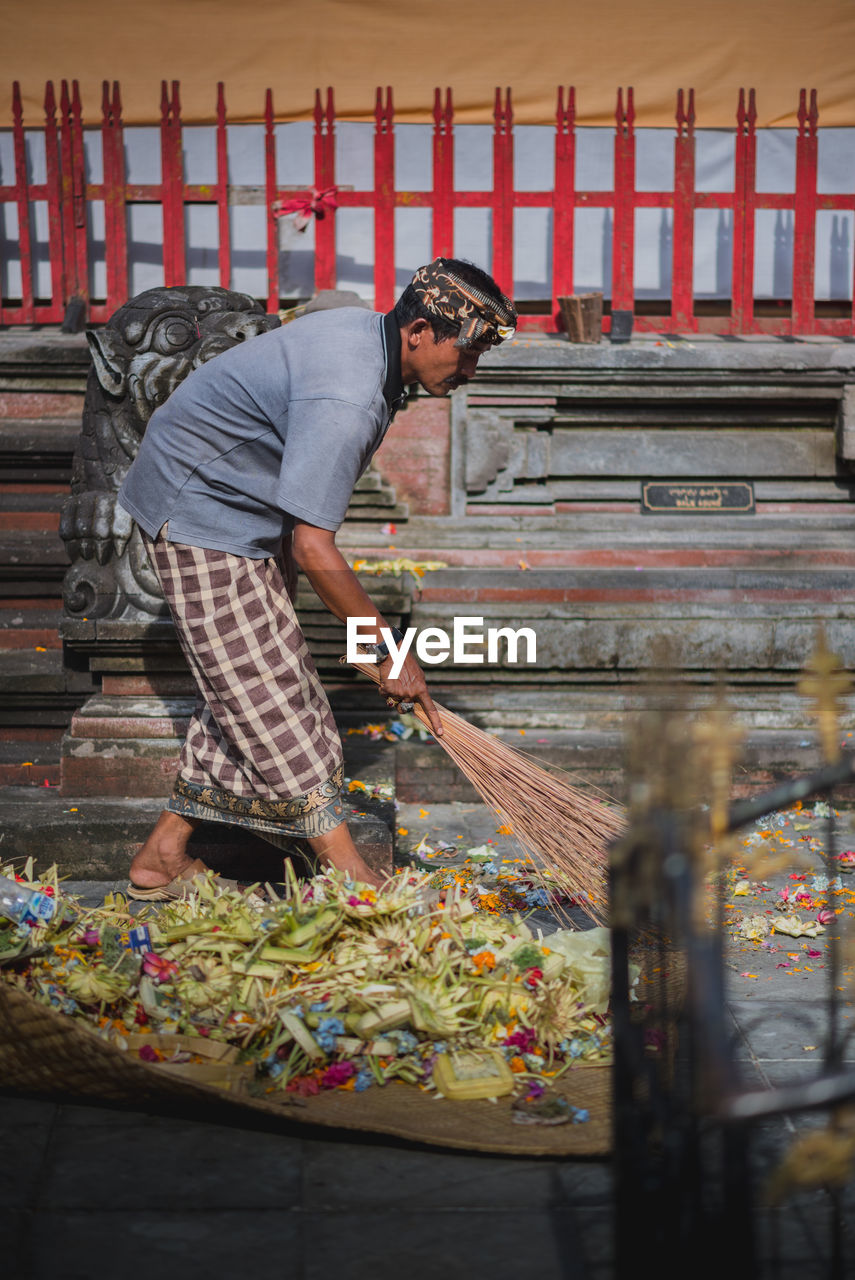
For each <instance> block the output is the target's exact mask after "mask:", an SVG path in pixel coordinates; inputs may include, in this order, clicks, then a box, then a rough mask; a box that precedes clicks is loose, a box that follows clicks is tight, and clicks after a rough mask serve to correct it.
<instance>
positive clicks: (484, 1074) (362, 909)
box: [0, 864, 610, 1154]
mask: <svg viewBox="0 0 855 1280" xmlns="http://www.w3.org/2000/svg"><path fill="white" fill-rule="evenodd" d="M287 865H288V864H286V866H287ZM10 871H11V868H7V869H6V873H7V874H8V873H9V872H10ZM28 874H29V876H32V869H31V868H29V869H28ZM429 880H430V877H429V876H428V875H423V874H411V873H410V872H402V873H399V874H398V875H397V876H395V877H393V878H391V879H390V880H389V882H388V883H387V885H386V886H385V887H384V888H382V889H380V890H374V889H369V888H366V887H364V886H361V885H358V884H354V883H353V882H352V881H350V880H348V879H346V878H345V877H344V876H342V875H339V874H326V875H320V876H316V877H315V878H313V879H311V880H308V881H302V882H301V881H298V880H297V878H296V876H295V875H294V873H293V872H292V871H290V870H289V871H288V877H287V882H286V884H285V886H284V892H283V893H282V894H281V896H277V895H276V894H275V893H274V892H273V890H272V888H271V887H270V886H267V888H268V895H269V900H268V901H267V902H262V901H261V900H260V899H259V898H257V897H256V898H248V897H247V896H246V895H245V894H241V893H239V892H236V891H229V890H221V889H220V888H219V887H218V885H217V882H216V877H215V876H213V875H210V876H209V878H208V879H207V881H205V882H203V883H201V884H200V886H199V888H198V890H196V891H193V892H192V893H191V894H190V896H188V897H187V898H186V899H182V900H179V901H175V902H170V903H166V904H157V905H154V904H151V905H148V904H147V905H146V906H144V907H143V908H142V910H141V911H140V912H139V913H138V914H136V915H135V916H133V917H132V916H131V915H129V913H128V904H127V903H126V902H125V901H124V899H122V898H121V897H120V896H118V895H115V896H113V897H112V898H109V899H108V900H106V901H105V903H104V905H103V906H100V907H98V908H95V909H91V908H84V907H83V906H81V905H80V903H79V902H78V901H77V900H76V899H75V898H73V897H66V896H65V895H63V894H62V891H61V886H60V885H59V884H58V883H57V880H56V873H55V871H53V870H52V871H51V872H49V873H47V875H46V876H45V877H42V878H41V883H46V882H49V883H50V884H51V886H52V888H53V891H54V893H55V895H56V896H57V903H58V907H57V911H56V912H55V914H54V917H53V919H52V920H50V921H48V922H46V923H42V924H40V925H37V926H34V927H30V926H16V925H14V924H13V923H12V922H11V921H7V920H2V921H0V1078H2V1079H3V1081H4V1087H5V1088H7V1089H17V1090H20V1091H24V1092H26V1091H32V1089H33V1087H34V1084H33V1081H34V1080H37V1081H38V1087H39V1090H40V1091H42V1092H43V1091H44V1089H45V1086H46V1082H48V1084H50V1083H51V1082H52V1084H53V1087H54V1088H55V1089H60V1090H62V1091H63V1092H65V1093H67V1092H68V1091H69V1090H71V1091H77V1092H80V1093H83V1094H89V1095H96V1096H108V1097H109V1096H117V1095H116V1090H118V1096H125V1095H127V1098H128V1100H129V1101H131V1100H135V1099H138V1098H139V1097H140V1096H145V1095H146V1091H148V1094H149V1095H150V1094H151V1089H152V1088H153V1087H155V1086H154V1085H153V1084H152V1082H153V1081H155V1080H156V1081H157V1085H158V1086H159V1087H160V1090H161V1091H164V1090H165V1091H167V1092H168V1091H170V1090H173V1091H174V1090H176V1089H179V1088H181V1089H185V1090H186V1089H187V1088H188V1087H192V1089H193V1090H194V1091H195V1092H196V1093H199V1092H200V1091H201V1092H202V1093H205V1092H207V1093H208V1094H209V1095H211V1094H216V1095H217V1096H218V1097H220V1098H224V1099H227V1100H231V1103H232V1104H234V1105H240V1106H247V1107H253V1108H256V1109H257V1108H261V1109H263V1110H267V1111H271V1112H274V1111H276V1112H278V1113H280V1114H281V1113H282V1112H283V1110H284V1111H285V1112H287V1114H288V1115H289V1116H290V1117H291V1118H292V1119H299V1120H302V1121H306V1122H314V1123H318V1124H334V1125H336V1126H344V1127H351V1128H362V1129H369V1130H373V1131H379V1132H387V1133H396V1134H398V1135H400V1136H404V1137H409V1138H414V1139H417V1140H420V1141H426V1142H435V1143H441V1144H442V1145H451V1146H462V1147H473V1148H478V1149H481V1150H494V1151H508V1152H514V1151H520V1152H529V1153H532V1154H536V1153H538V1152H542V1153H555V1152H561V1151H571V1150H577V1151H580V1152H588V1153H593V1152H597V1151H599V1152H603V1151H605V1150H607V1149H608V1141H609V1117H608V1077H609V1073H608V1071H603V1070H591V1069H590V1068H596V1067H599V1068H602V1067H603V1066H604V1065H605V1064H607V1063H608V1061H609V1058H610V1038H609V1026H608V1021H607V1004H608V994H609V957H608V935H607V934H606V931H605V930H603V929H591V930H588V931H586V932H582V933H578V932H559V933H557V934H555V935H551V936H550V937H549V939H548V942H549V945H548V946H547V945H544V944H543V942H542V941H541V940H540V939H539V938H536V937H535V936H533V934H532V932H531V930H530V929H529V928H528V927H527V925H526V924H525V922H524V921H523V920H522V919H520V918H519V917H518V916H515V917H511V918H508V917H504V918H499V917H494V916H492V915H490V914H489V913H484V912H479V911H478V910H477V903H476V902H473V900H471V899H470V898H469V897H467V896H466V895H464V894H462V893H461V892H459V890H453V889H452V890H449V891H448V892H447V893H446V895H445V900H444V901H440V902H437V901H436V894H431V893H429V892H428V886H429ZM33 883H35V882H33ZM25 933H26V936H24V934H25ZM58 1045H60V1046H61V1048H57V1046H58ZM84 1063H85V1064H86V1069H85V1071H84V1069H83V1064H84ZM141 1070H144V1080H143V1077H141V1076H140V1071H141ZM117 1073H118V1074H117ZM108 1078H109V1081H108ZM117 1081H118V1083H117ZM108 1083H109V1088H108ZM404 1086H406V1087H404ZM438 1086H439V1087H438ZM141 1089H142V1095H141V1093H140V1090H141ZM111 1090H112V1092H111ZM123 1090H124V1091H125V1092H124V1093H123ZM547 1095H548V1097H547ZM438 1097H441V1098H443V1099H444V1100H445V1101H444V1102H443V1103H442V1104H441V1105H440V1106H439V1107H438V1106H437V1105H436V1099H437V1098H438ZM545 1098H546V1099H547V1101H548V1100H549V1098H551V1099H552V1101H553V1103H554V1105H552V1106H549V1107H546V1108H544V1107H543V1100H544V1099H545ZM495 1099H499V1102H498V1103H497V1102H495ZM538 1106H539V1110H540V1114H541V1115H542V1117H543V1118H542V1120H541V1121H540V1122H538ZM532 1107H535V1110H532ZM484 1108H486V1109H487V1110H486V1111H484ZM440 1113H442V1116H447V1115H448V1113H453V1114H454V1119H449V1118H442V1116H441V1114H440ZM515 1117H516V1119H515ZM517 1121H523V1122H525V1123H524V1125H522V1124H518V1123H517ZM574 1122H575V1123H574ZM541 1125H543V1126H545V1125H550V1126H552V1125H557V1126H558V1127H557V1128H555V1129H554V1130H553V1128H542V1127H541ZM561 1134H563V1135H564V1136H563V1137H561V1136H560V1135H561ZM556 1135H559V1136H556Z"/></svg>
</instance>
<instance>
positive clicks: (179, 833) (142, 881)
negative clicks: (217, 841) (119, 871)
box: [130, 809, 199, 889]
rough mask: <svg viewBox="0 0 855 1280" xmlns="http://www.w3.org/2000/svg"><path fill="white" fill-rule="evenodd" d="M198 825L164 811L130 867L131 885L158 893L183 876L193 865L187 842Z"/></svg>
mask: <svg viewBox="0 0 855 1280" xmlns="http://www.w3.org/2000/svg"><path fill="white" fill-rule="evenodd" d="M198 825H199V823H198V820H197V819H194V818H183V817H182V816H181V814H180V813H172V812H171V811H170V810H169V809H164V811H163V813H162V814H161V815H160V817H159V818H158V820H157V822H156V823H155V825H154V828H153V830H152V832H151V835H150V836H149V837H148V839H147V840H146V842H145V844H144V845H143V846H142V848H141V849H140V851H139V853H137V855H136V857H135V858H134V860H133V862H132V863H131V869H130V879H131V883H132V884H135V885H137V886H138V887H139V888H140V889H158V888H160V886H161V885H164V884H169V882H170V880H174V879H175V877H176V876H180V875H181V874H182V873H183V872H185V871H186V870H187V868H188V867H189V866H190V865H191V864H192V862H193V859H192V858H191V857H189V856H188V854H187V841H188V840H189V839H190V836H191V835H192V834H193V831H194V830H195V829H196V827H197V826H198Z"/></svg>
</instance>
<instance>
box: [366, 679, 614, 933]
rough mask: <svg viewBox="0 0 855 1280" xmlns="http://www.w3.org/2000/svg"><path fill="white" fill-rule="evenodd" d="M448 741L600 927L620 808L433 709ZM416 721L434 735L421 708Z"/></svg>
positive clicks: (479, 787)
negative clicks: (609, 855) (610, 850)
mask: <svg viewBox="0 0 855 1280" xmlns="http://www.w3.org/2000/svg"><path fill="white" fill-rule="evenodd" d="M351 665H352V666H354V667H356V668H357V669H358V670H359V671H361V672H362V673H363V674H364V675H366V676H368V677H369V679H372V680H373V681H374V683H375V684H379V683H380V674H379V672H378V670H377V668H376V666H375V665H373V664H371V663H361V662H354V663H352V664H351ZM434 706H435V707H436V710H437V714H438V715H439V719H440V723H441V724H442V729H443V734H442V737H441V738H437V741H438V742H439V744H440V746H441V747H443V748H444V750H445V751H446V752H447V754H448V755H449V756H451V758H452V760H453V761H454V762H455V764H456V765H457V766H458V768H459V769H460V770H461V772H462V773H464V774H465V775H466V777H467V778H468V779H469V781H470V782H471V783H472V785H473V787H474V788H475V790H476V791H477V792H478V794H479V795H480V796H481V797H482V799H483V800H484V801H485V803H486V804H488V805H489V806H490V808H491V809H494V810H495V811H496V813H498V814H499V815H500V816H501V817H504V818H506V819H507V825H508V826H509V827H510V828H511V832H512V834H513V835H514V836H515V838H516V840H517V841H518V843H519V844H520V845H521V846H522V847H523V848H524V849H525V850H526V852H527V853H529V854H530V855H531V857H532V859H533V860H534V862H535V865H536V866H538V867H539V868H540V869H541V870H542V871H547V872H549V874H550V876H551V878H552V879H553V880H554V882H555V884H556V885H557V886H558V888H559V889H560V890H561V891H562V892H563V893H565V894H566V895H567V896H568V897H570V898H573V899H575V901H576V902H577V904H578V906H579V907H581V909H582V910H583V911H584V912H585V913H586V914H587V915H588V916H589V917H590V919H592V920H593V921H595V923H597V924H602V923H603V920H604V917H605V909H606V848H607V846H608V844H609V843H610V842H611V841H612V840H614V839H615V838H616V837H617V836H619V835H620V834H621V833H622V832H623V830H624V827H625V822H624V816H623V811H622V810H621V809H620V807H618V806H615V807H614V808H609V807H608V806H607V804H606V803H604V801H605V800H607V799H608V797H606V796H605V793H603V792H599V793H598V794H592V793H591V791H583V790H580V789H579V788H578V787H573V786H570V785H569V784H568V783H567V782H565V781H564V780H563V779H562V778H561V777H558V776H556V774H554V773H550V772H548V771H547V770H546V769H543V768H542V767H541V766H540V765H538V764H535V762H534V761H533V760H532V759H531V758H530V757H529V756H527V755H525V754H524V753H523V752H520V751H516V750H515V749H514V748H513V747H511V746H508V744H507V743H505V742H502V741H501V740H500V739H498V738H493V737H491V736H490V735H489V734H487V733H484V732H483V730H481V729H477V728H476V727H475V726H474V725H472V724H469V722H468V721H466V720H464V719H463V717H462V716H459V715H457V714H456V713H455V712H454V711H449V710H448V709H447V708H446V707H443V706H441V705H440V704H439V703H438V702H437V703H434ZM413 713H414V714H415V716H416V717H417V719H418V720H419V721H420V722H421V723H422V724H423V725H424V726H425V728H427V729H430V728H431V725H430V721H429V720H428V717H427V715H426V714H425V712H424V711H423V710H422V708H421V707H420V706H419V705H418V704H416V705H415V707H414V708H413Z"/></svg>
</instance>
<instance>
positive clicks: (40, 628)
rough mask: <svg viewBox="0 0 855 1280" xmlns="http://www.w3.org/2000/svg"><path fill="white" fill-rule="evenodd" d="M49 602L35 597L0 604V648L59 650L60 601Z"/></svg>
mask: <svg viewBox="0 0 855 1280" xmlns="http://www.w3.org/2000/svg"><path fill="white" fill-rule="evenodd" d="M4 603H5V602H3V601H2V598H0V605H2V604H4ZM51 603H52V604H53V607H51V606H50V605H48V604H46V603H45V602H44V601H43V600H41V599H35V600H33V602H32V603H31V602H30V600H27V601H26V602H22V601H18V602H16V605H15V606H13V607H12V608H9V607H0V649H37V648H43V649H61V648H62V642H61V641H60V639H59V619H60V608H59V601H56V602H51Z"/></svg>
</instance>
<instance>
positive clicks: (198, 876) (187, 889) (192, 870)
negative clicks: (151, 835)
mask: <svg viewBox="0 0 855 1280" xmlns="http://www.w3.org/2000/svg"><path fill="white" fill-rule="evenodd" d="M208 872H209V868H208V867H206V866H205V864H204V862H202V861H201V860H200V859H199V858H196V859H195V861H194V862H191V863H190V866H189V867H188V868H187V870H186V871H183V872H182V873H181V875H180V876H175V877H174V878H173V879H172V880H170V881H169V882H168V884H159V885H156V886H155V887H154V888H151V889H145V888H143V887H142V885H137V884H134V882H133V880H131V881H130V883H129V884H128V887H127V890H126V892H127V895H128V897H129V898H133V899H134V900H135V901H136V902H175V901H176V900H177V899H179V898H186V897H187V896H188V894H190V893H193V892H194V890H195V889H196V888H198V885H197V883H196V881H197V880H199V881H202V880H204V879H205V878H206V877H207V875H208ZM214 883H215V886H216V887H217V888H218V889H225V890H232V889H237V890H238V892H243V889H242V886H241V885H240V884H239V883H238V881H237V880H227V879H226V878H225V876H220V875H216V873H215V881H214ZM249 896H250V897H253V898H255V897H257V898H258V899H259V901H262V899H261V897H260V895H259V894H258V892H257V891H255V892H253V893H252V894H250V895H249Z"/></svg>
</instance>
